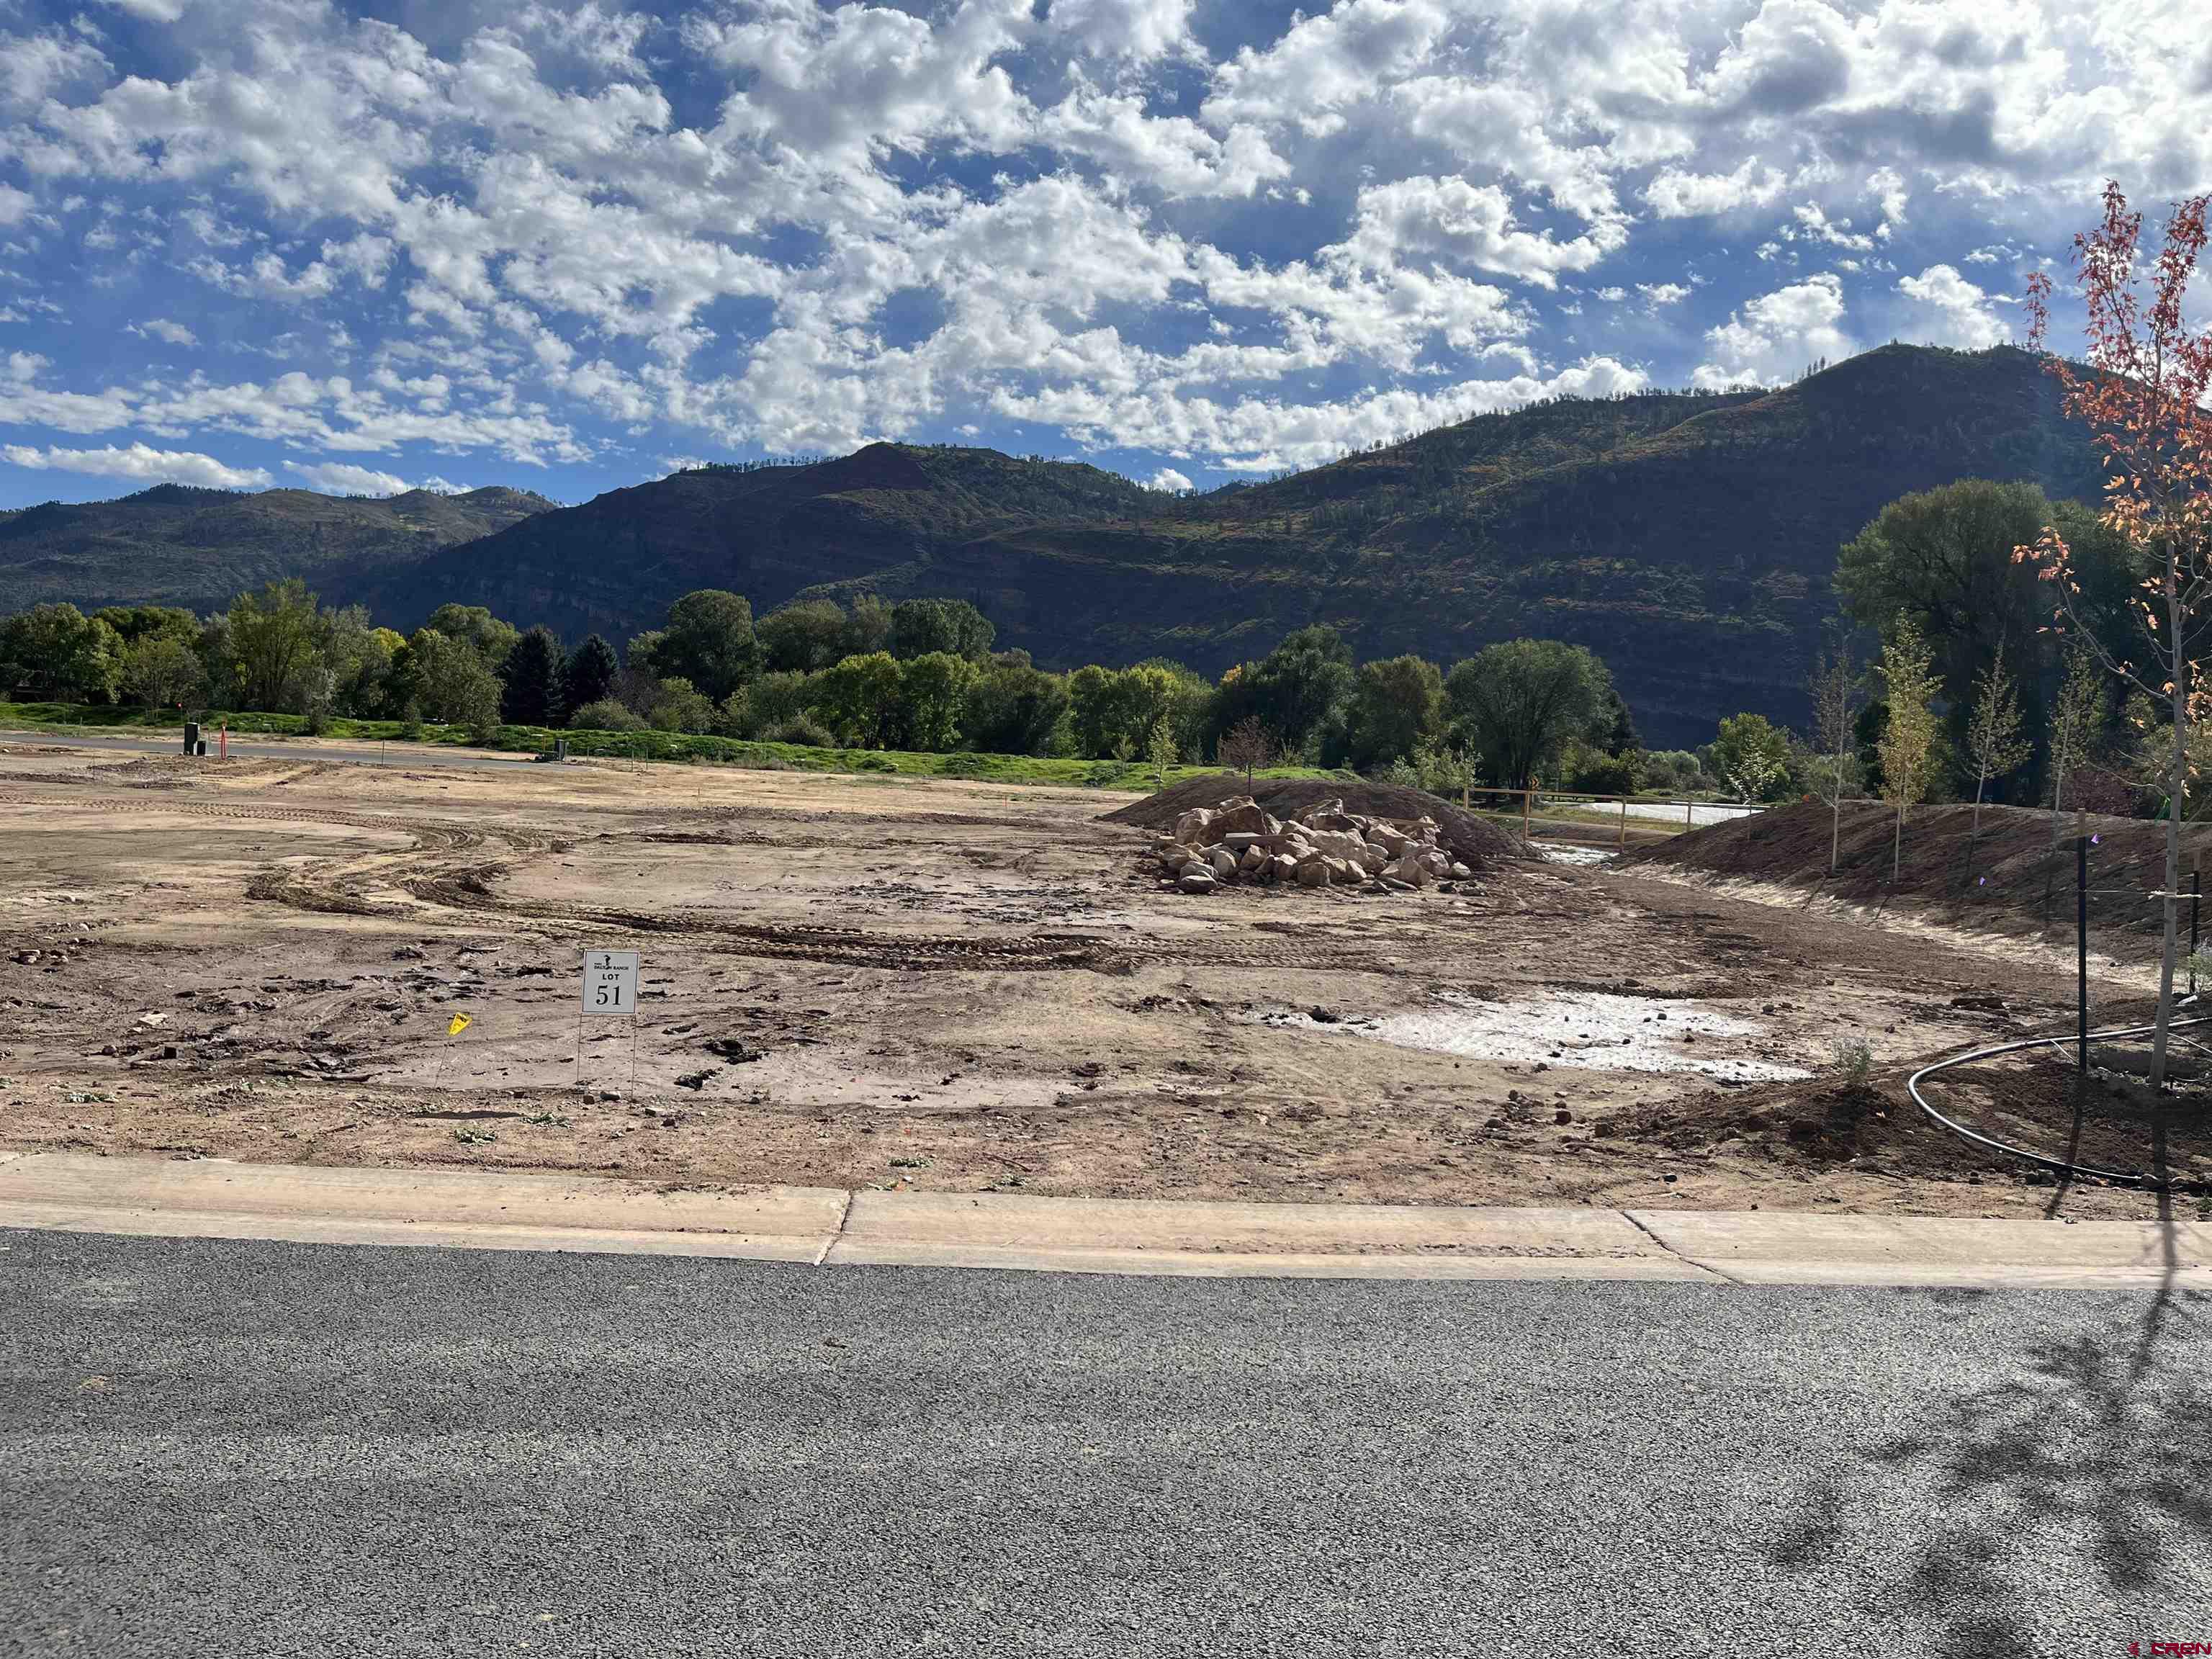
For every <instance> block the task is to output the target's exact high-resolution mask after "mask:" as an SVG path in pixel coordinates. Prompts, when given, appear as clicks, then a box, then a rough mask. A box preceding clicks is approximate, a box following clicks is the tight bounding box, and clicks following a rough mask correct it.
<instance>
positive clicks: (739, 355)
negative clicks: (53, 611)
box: [0, 0, 2212, 506]
mask: <svg viewBox="0 0 2212 1659" xmlns="http://www.w3.org/2000/svg"><path fill="white" fill-rule="evenodd" d="M1306 3H1307V4H1308V5H1309V6H1315V9H1313V10H1312V11H1310V13H1309V14H1308V15H1303V16H1301V15H1299V14H1298V12H1297V11H1296V10H1295V9H1291V8H1287V7H1286V8H1283V9H1273V8H1269V7H1266V6H1262V5H1259V4H1254V3H1249V0H1235V3H1231V0H940V3H921V0H915V3H905V4H899V5H888V4H887V5H868V4H849V5H838V6H831V5H826V4H822V5H817V4H816V3H814V0H669V3H665V4H656V5H653V6H650V7H644V6H640V7H625V6H624V5H623V3H622V0H583V3H580V4H579V3H568V0H540V3H515V0H359V3H349V4H343V5H340V4H326V3H320V0H88V3H83V4H71V3H64V0H0V506H19V505H22V504H25V503H28V502H33V501H46V500H50V499H56V498H59V499H64V500H87V499H93V498H97V497H100V496H106V495H118V494H122V493H125V492H126V491H128V490H131V489H138V488H141V487H143V485H144V484H146V483H151V482H155V481H157V480H160V479H165V478H173V479H179V480H182V481H185V482H189V483H206V484H222V485H230V486H235V487H242V488H257V487H262V486H266V485H271V484H275V485H295V486H297V485H307V486H311V487H313V488H316V489H332V490H340V491H346V492H354V493H385V492H388V491H391V490H393V489H401V488H405V487H408V486H411V485H418V484H425V485H429V486H431V487H434V488H441V487H447V486H462V487H467V486H474V485H477V484H481V483H520V484H523V485H526V486H528V487H531V488H534V489H539V490H542V491H544V492H545V493H547V494H549V495H554V496H556V497H558V498H560V499H562V500H566V501H575V500H581V499H583V498H585V497H586V496H588V495H592V494H595V493H597V492H598V491H599V490H601V489H609V488H612V487H615V486H617V485H621V484H625V483H635V482H636V481H638V480H639V479H641V478H645V477H657V476H659V475H660V474H662V473H665V472H666V471H669V470H670V469H671V467H673V466H677V465H684V464H685V463H686V462H687V461H690V460H693V459H745V458H750V457H757V456H760V455H763V454H768V455H777V456H787V455H812V454H818V453H835V452H842V451H844V450H847V449H849V448H851V447H853V446H854V445H856V444H858V443H860V442H863V441H867V440H869V439H872V438H906V439H912V440H915V441H954V442H963V441H972V442H978V443H985V444H990V445H994V446H995V447H1000V448H1004V449H1007V450H1012V451H1015V452H1018V453H1031V452H1036V453H1045V454H1050V455H1067V456H1083V457H1086V458H1089V459H1093V460H1096V461H1097V462H1099V463H1100V464H1102V465H1108V466H1111V467H1114V468H1115V469H1117V470H1120V471H1124V472H1127V473H1128V474H1129V475H1131V476H1132V477H1137V478H1139V479H1143V480H1146V481H1158V483H1162V484H1164V485H1165V486H1168V487H1181V486H1182V485H1183V484H1184V483H1190V484H1194V485H1196V486H1199V487H1201V488H1204V487H1208V486H1210V485H1212V484H1215V483H1220V482H1222V481H1223V480H1225V479H1227V478H1231V477H1238V476H1247V475H1249V474H1252V473H1254V472H1260V471H1270V470H1273V469H1277V468H1280V467H1285V466H1291V465H1310V464H1311V463H1314V462H1316V461H1320V460H1325V459H1330V458H1332V457H1333V456H1334V455H1337V454H1339V453H1343V452H1344V451H1345V450H1346V449H1347V448H1350V447H1358V446H1361V445H1364V444H1367V443H1370V442H1372V441H1376V440H1377V439H1387V438H1394V437H1397V436H1400V435H1404V434H1407V433H1408V432H1412V431H1416V430H1419V429H1421V428H1426V427H1430V426H1434V425H1437V424H1438V423H1440V422H1446V421H1450V420H1454V419H1456V418H1459V417H1461V416H1465V415H1468V414H1470V413H1473V412H1475V411H1478V410H1492V409H1498V408H1502V407H1507V406H1510V405H1512V404H1516V403H1520V402H1523V401H1526V400H1527V399H1528V398H1535V397H1541V396H1545V395H1547V394H1551V393H1555V392H1584V393H1604V392H1611V391H1613V390H1616V389H1620V388H1626V387H1635V386H1645V385H1661V386H1682V385H1690V384H1698V385H1706V386H1726V385H1735V384H1739V383H1742V382H1747V381H1761V382H1768V381H1779V380H1789V379H1790V378H1792V377H1794V375H1795V374H1796V373H1797V372H1798V371H1799V369H1800V368H1802V366H1803V365H1804V364H1805V363H1807V362H1808V361H1810V360H1812V359H1814V358H1818V357H1828V358H1835V357H1839V356H1846V355H1848V354H1850V352H1852V351H1854V350H1857V349H1863V348H1865V347H1868V346H1870V345H1875V344H1879V343H1882V342H1884V341H1887V340H1890V339H1893V338H1901V339H1907V340H1923V341H1930V342H1936V343H1943V344H1948V345H1960V346H1980V345H1984V344H1988V343H1991V342H1994V341H1999V340H2003V339H2006V338H2008V337H2011V336H2012V335H2013V334H2014V333H2015V331H2016V330H2017V328H2018V326H2019V318H2018V307H2017V305H2016V304H2015V300H2016V297H2017V295H2019V294H2020V292H2021V284H2022V278H2023V276H2024V274H2025V273H2026V272H2027V270H2029V269H2031V268H2032V267H2033V264H2034V263H2035V262H2036V261H2038V260H2040V259H2043V258H2046V257H2048V256H2050V255H2051V254H2053V253H2056V252H2061V251H2062V250H2063V246H2064V241H2065V238H2066V236H2067V234H2069V233H2070V232H2071V231H2072V230H2074V229H2075V228H2080V227H2081V225H2083V224H2084V223H2086V222H2087V219H2088V218H2089V216H2091V214H2092V212H2093V206H2094V194H2095V191H2096V189H2097V186H2098V185H2099V183H2100V180H2101V179H2103V178H2104V177H2105V176H2106V174H2107V173H2111V174H2114V175H2117V176H2118V177H2119V178H2120V179H2122V181H2123V182H2124V185H2126V186H2127V187H2128V188H2129V190H2130V191H2131V192H2132V193H2134V194H2135V195H2136V196H2137V197H2138V198H2140V199H2142V200H2143V201H2146V202H2148V203H2150V204H2160V203H2163V202H2165V201H2167V200H2170V199H2171V198H2172V197H2175V196H2177V195H2179V194H2182V193H2185V192H2186V191H2190V190H2192V189H2196V188H2202V187H2203V185H2204V184H2205V183H2206V182H2207V181H2208V180H2212V28H2207V27H2205V10H2204V3H2203V0H1341V3H1338V4H1336V5H1335V6H1334V8H1328V7H1322V6H1316V3H1315V0H1306Z"/></svg>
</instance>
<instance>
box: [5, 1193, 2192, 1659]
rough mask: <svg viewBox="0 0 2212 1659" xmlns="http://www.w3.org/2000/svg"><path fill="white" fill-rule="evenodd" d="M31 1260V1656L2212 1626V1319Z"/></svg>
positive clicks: (1221, 1646) (10, 1555)
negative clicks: (2211, 1431) (2210, 1428)
mask: <svg viewBox="0 0 2212 1659" xmlns="http://www.w3.org/2000/svg"><path fill="white" fill-rule="evenodd" d="M0 1247H4V1250H3V1251H0V1539H4V1541H5V1556H4V1565H3V1566H0V1652H4V1653H7V1654H11V1655H12V1654H39V1655H101V1656H123V1655H134V1656H135V1655H161V1656H165V1659H167V1656H179V1655H191V1656H203V1655H204V1656H210V1659H212V1656H222V1659H247V1656H262V1655H280V1654H281V1655H288V1656H289V1655H301V1656H306V1655H344V1656H348V1659H356V1656H383V1655H403V1654H404V1655H430V1654H438V1655H447V1654H451V1655H463V1656H476V1655H489V1654H494V1653H497V1654H516V1653H522V1652H528V1653H532V1654H545V1653H552V1654H567V1655H578V1656H594V1659H597V1656H632V1655H636V1656H644V1655H663V1656H670V1659H675V1656H686V1655H693V1654H708V1653H712V1654H715V1655H735V1656H752V1655H799V1654H807V1655H814V1654H820V1655H876V1654H907V1653H914V1652H924V1653H946V1654H974V1655H992V1656H1000V1655H1008V1654H1053V1655H1086V1656H1087V1655H1098V1656H1108V1655H1111V1656H1123V1655H1147V1656H1149V1655H1194V1656H1195V1655H1247V1654H1281V1655H1297V1656H1306V1655H1325V1656H1334V1655H1359V1656H1375V1655H1413V1654H1419V1655H1432V1654H1433V1655H1460V1654H1468V1655H1477V1654H1480V1655H1489V1654H1509V1653H1510V1654H1520V1653H1531V1654H1533V1653H1548V1652H1562V1653H1583V1652H1592V1653H1598V1652H1602V1653H1626V1654H1650V1655H1655V1656H1656V1655H1667V1656H1673V1655H1677V1654H1707V1653H1711V1654H1729V1655H1735V1654H1742V1655H1754V1654H1755V1655H1760V1656H1771V1655H1775V1654H1816V1653H1817V1654H1838V1655H1863V1654H1889V1653H1959V1654H1975V1655H1980V1654H1991V1655H1995V1654H2004V1655H2007V1656H2013V1655H2021V1654H2032V1655H2051V1656H2057V1655H2064V1656H2069V1659H2071V1656H2077V1655H2097V1654H2112V1655H2120V1654H2124V1653H2126V1652H2127V1651H2128V1647H2127V1644H2128V1643H2129V1642H2130V1641H2136V1642H2138V1643H2140V1644H2142V1651H2143V1652H2145V1653H2148V1652H2150V1651H2151V1647H2150V1645H2149V1644H2150V1643H2151V1642H2153V1641H2166V1640H2179V1641H2190V1640H2197V1641H2203V1640H2212V1504H2208V1500H2207V1498H2206V1496H2205V1494H2206V1492H2208V1490H2212V1436H2208V1435H2207V1433H2206V1432H2205V1431H2206V1425H2207V1424H2208V1422H2212V1397H2208V1391H2212V1366H2208V1360H2212V1352H2208V1350H2212V1344H2208V1342H2207V1340H2206V1339H2207V1327H2208V1305H2207V1304H2206V1303H2205V1302H2204V1301H2203V1300H2202V1299H2196V1300H2191V1299H2187V1298H2185V1297H2170V1298H2166V1299H2163V1300H2161V1299H2159V1298H2156V1297H2152V1296H2150V1295H2148V1294H2123V1293H2117V1292H2062V1291H2041V1292H2025V1293H2019V1294H2014V1293H2002V1294H1998V1293H1976V1292H1968V1291H1950V1292H1908V1291H1836V1290H1809V1289H1786V1290H1785V1289H1774V1290H1754V1289H1747V1288H1741V1287H1736V1286H1703V1285H1629V1284H1604V1285H1601V1284H1571V1283H1559V1284H1533V1283H1522V1284H1455V1285H1437V1284H1427V1283H1417V1282H1398V1283H1389V1284H1377V1283H1357V1282H1341V1281H1334V1282H1332V1281H1318V1282H1316V1281H1285V1280H1243V1281H1218V1280H1193V1279H1112V1278H1085V1277H1070V1276H1062V1275H1053V1274H1025V1273H985V1272H975V1271H960V1270H936V1269H921V1268H863V1267H848V1268H836V1269H828V1270H820V1269H815V1268H811V1267H780V1266H776V1265H774V1264H748V1263H738V1262H726V1261H700V1260H671V1259H661V1258H647V1257H612V1256H576V1255H551V1254H544V1255H531V1254H507V1253H477V1252H471V1251H459V1250H454V1251H444V1250H400V1249H362V1248H352V1249H348V1248H338V1247H321V1246H312V1245H293V1244H265V1243H235V1242H219V1241H205V1240H124V1239H113V1238H106V1237H98V1236H92V1235H75V1236H71V1235H62V1234H54V1233H40V1234H32V1233H22V1232H16V1233H11V1234H0Z"/></svg>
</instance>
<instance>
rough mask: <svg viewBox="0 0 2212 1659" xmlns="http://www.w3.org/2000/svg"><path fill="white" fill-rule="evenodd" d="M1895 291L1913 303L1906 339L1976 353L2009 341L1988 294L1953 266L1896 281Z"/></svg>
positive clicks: (2006, 329) (2008, 332)
mask: <svg viewBox="0 0 2212 1659" xmlns="http://www.w3.org/2000/svg"><path fill="white" fill-rule="evenodd" d="M1897 287H1898V291H1899V292H1900V293H1901V294H1903V295H1905V298H1907V299H1908V300H1911V301H1913V312H1914V317H1913V324H1912V327H1911V331H1908V332H1907V333H1906V335H1905V337H1906V338H1908V339H1912V340H1917V341H1920V342H1922V343H1925V344H1928V345H1947V346H1960V347H1963V348H1965V349H1968V350H1976V351H1978V350H1979V349H1982V348H1983V347H1984V346H1993V345H2001V344H2002V343H2004V342H2005V341H2007V340H2008V339H2010V338H2011V337H2012V331H2011V330H2010V329H2008V328H2007V327H2006V326H2005V324H2004V319H2002V318H2001V317H1999V316H1998V315H1997V314H1996V312H1995V311H1994V310H1992V309H1991V308H1990V296H1989V295H1988V294H1986V293H1985V292H1984V291H1983V290H1982V289H1979V288H1977V287H1976V286H1975V285H1974V284H1973V283H1970V282H1968V281H1967V280H1966V278H1965V277H1964V276H1960V274H1959V271H1958V269H1957V267H1956V266H1954V265H1930V266H1929V267H1928V269H1927V270H1923V271H1922V272H1921V273H1920V274H1919V275H1918V276H1901V277H1899V279H1898V283H1897Z"/></svg>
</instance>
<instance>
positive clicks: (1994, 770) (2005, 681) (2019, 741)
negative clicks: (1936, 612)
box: [1966, 642, 2034, 836]
mask: <svg viewBox="0 0 2212 1659" xmlns="http://www.w3.org/2000/svg"><path fill="white" fill-rule="evenodd" d="M2033 748H2034V745H2033V744H2030V743H2028V742H2027V740H2026V739H2025V738H2023V737H2022V736H2021V713H2020V692H2019V690H2018V688H2017V687H2016V686H2015V684H2013V678H2012V676H2011V675H2009V674H2008V673H2006V672H2005V665H2004V646H2003V645H2002V642H2000V643H1999V645H1998V646H1997V653H1996V656H1995V657H1994V658H1993V659H1990V665H1989V666H1988V667H1987V668H1985V669H1984V670H1983V671H1982V676H1981V678H1980V679H1979V680H1978V681H1977V682H1976V683H1975V685H1974V709H1973V713H1972V714H1971V715H1970V716H1969V717H1968V719H1967V721H1966V757H1967V759H1969V760H1970V761H1972V763H1973V765H1974V830H1973V833H1974V834H1976V835H1977V836H1978V835H1980V834H1981V833H1982V796H1983V793H1984V791H1986V790H1987V789H1988V787H1989V786H1990V780H1991V779H1992V778H1995V779H1998V780H2000V781H2002V779H2003V778H2005V777H2006V776H2008V775H2010V774H2011V773H2013V772H2015V771H2017V770H2018V769H2019V768H2020V764H2021V762H2022V761H2024V760H2026V759H2027V757H2028V756H2029V754H2030V753H2032V752H2033Z"/></svg>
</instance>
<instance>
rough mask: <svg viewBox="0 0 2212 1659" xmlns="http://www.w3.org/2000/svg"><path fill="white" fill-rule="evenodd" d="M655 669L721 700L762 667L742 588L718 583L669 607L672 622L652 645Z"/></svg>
mask: <svg viewBox="0 0 2212 1659" xmlns="http://www.w3.org/2000/svg"><path fill="white" fill-rule="evenodd" d="M651 654H652V668H653V672H654V673H655V674H657V675H658V676H659V677H660V678H663V679H685V680H689V681H690V682H691V684H692V685H693V686H694V687H695V688H696V690H698V692H699V693H700V695H701V696H704V697H706V698H708V700H710V701H711V702H721V701H722V699H724V698H725V697H726V696H729V695H730V693H731V692H732V691H734V690H737V689H738V687H739V686H741V685H743V684H745V682H746V681H748V680H750V679H751V678H752V677H753V676H754V675H756V674H757V673H758V672H759V671H760V660H761V653H760V644H759V641H757V640H756V639H755V638H754V637H753V608H752V606H751V605H750V603H748V602H747V601H746V599H744V596H743V595H742V594H738V593H730V592H724V591H723V590H722V589H720V588H719V587H702V588H701V589H699V590H698V591H697V592H690V593H686V594H685V595H684V597H683V598H682V599H678V600H677V601H676V603H675V604H673V605H670V606H669V607H668V623H667V625H666V626H665V627H664V628H663V629H661V630H660V637H659V641H657V643H656V644H655V645H654V646H653V650H652V653H651Z"/></svg>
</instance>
